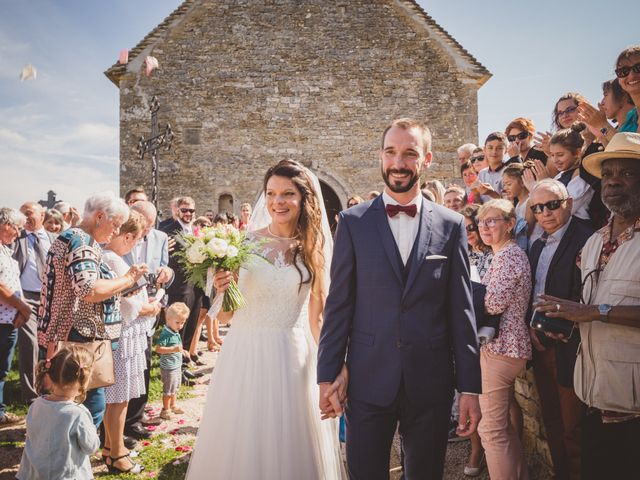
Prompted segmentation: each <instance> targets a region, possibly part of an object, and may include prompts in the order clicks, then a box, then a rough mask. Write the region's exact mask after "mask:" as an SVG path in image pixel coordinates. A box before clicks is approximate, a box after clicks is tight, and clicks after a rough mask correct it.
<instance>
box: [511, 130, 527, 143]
mask: <svg viewBox="0 0 640 480" xmlns="http://www.w3.org/2000/svg"><path fill="white" fill-rule="evenodd" d="M529 135H530V134H529V132H520V133H519V134H517V135H507V139H508V140H509V141H510V142H515V141H516V140H524V139H525V138H527V137H528V136H529Z"/></svg>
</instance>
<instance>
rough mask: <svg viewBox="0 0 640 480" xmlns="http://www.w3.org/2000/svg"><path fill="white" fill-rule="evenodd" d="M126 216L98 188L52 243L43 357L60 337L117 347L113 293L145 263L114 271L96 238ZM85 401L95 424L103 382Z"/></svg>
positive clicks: (113, 230) (43, 307)
mask: <svg viewBox="0 0 640 480" xmlns="http://www.w3.org/2000/svg"><path fill="white" fill-rule="evenodd" d="M128 218H129V207H127V205H126V204H125V203H124V201H123V200H121V199H120V198H118V197H116V196H115V194H113V193H112V192H104V193H98V194H96V195H93V196H92V197H89V199H87V201H86V203H85V206H84V213H83V215H82V222H81V223H80V224H79V225H78V226H77V227H71V228H69V229H67V230H65V231H64V232H62V233H61V234H60V235H59V236H58V238H57V239H56V240H55V241H54V242H53V243H52V244H51V248H50V249H49V255H48V256H47V267H46V279H45V280H46V281H44V282H43V283H42V291H41V295H40V309H39V311H38V344H39V346H40V348H41V353H42V355H43V356H44V355H46V358H51V357H52V356H53V354H54V352H55V350H56V346H57V343H58V342H59V341H65V340H69V341H74V342H91V341H93V340H94V339H106V340H111V342H112V345H113V346H114V348H115V347H117V340H118V338H119V336H120V330H121V323H120V315H119V309H118V304H117V302H118V294H120V293H121V292H123V291H124V290H126V289H128V288H130V287H133V286H134V285H135V284H136V282H137V281H138V279H139V278H140V277H141V276H142V275H143V274H144V273H145V272H146V266H144V265H133V266H131V268H129V270H128V271H127V273H126V274H125V275H123V276H121V277H116V275H115V273H114V272H113V271H112V270H111V268H109V266H108V265H107V264H106V263H105V262H104V261H103V259H102V249H101V248H100V245H99V244H100V243H108V242H109V241H110V240H111V238H112V237H113V236H114V235H117V234H118V232H119V229H120V226H121V225H122V224H123V223H124V222H126V221H127V219H128ZM45 352H46V353H45ZM84 404H85V406H86V407H87V408H88V409H89V411H90V412H91V416H92V417H93V421H94V424H95V425H96V427H97V426H99V425H100V423H101V422H102V417H103V415H104V410H105V395H104V388H97V389H94V390H90V391H89V392H87V397H86V400H85V402H84Z"/></svg>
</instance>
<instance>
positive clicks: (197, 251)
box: [186, 242, 207, 263]
mask: <svg viewBox="0 0 640 480" xmlns="http://www.w3.org/2000/svg"><path fill="white" fill-rule="evenodd" d="M203 245H204V244H203V243H202V242H194V243H193V245H191V246H190V247H189V248H188V249H187V252H186V257H187V260H188V261H189V262H190V263H202V262H204V261H205V260H206V259H207V256H206V255H205V254H204V253H202V251H201V248H202V246H203Z"/></svg>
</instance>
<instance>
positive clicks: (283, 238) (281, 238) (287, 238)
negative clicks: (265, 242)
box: [267, 224, 298, 240]
mask: <svg viewBox="0 0 640 480" xmlns="http://www.w3.org/2000/svg"><path fill="white" fill-rule="evenodd" d="M267 231H268V232H269V234H270V235H271V236H273V237H276V238H279V239H280V240H296V239H297V238H298V235H296V236H294V237H281V236H280V235H276V234H275V233H273V232H272V231H271V224H269V225H267Z"/></svg>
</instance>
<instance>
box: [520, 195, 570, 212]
mask: <svg viewBox="0 0 640 480" xmlns="http://www.w3.org/2000/svg"><path fill="white" fill-rule="evenodd" d="M566 201H567V199H566V198H562V199H560V200H551V201H549V202H547V203H536V204H535V205H531V206H530V207H529V208H530V209H531V211H532V212H533V213H535V214H536V215H539V214H541V213H542V212H543V211H544V209H545V208H547V210H551V211H553V210H557V209H559V208H560V207H561V206H562V204H563V203H564V202H566Z"/></svg>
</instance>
